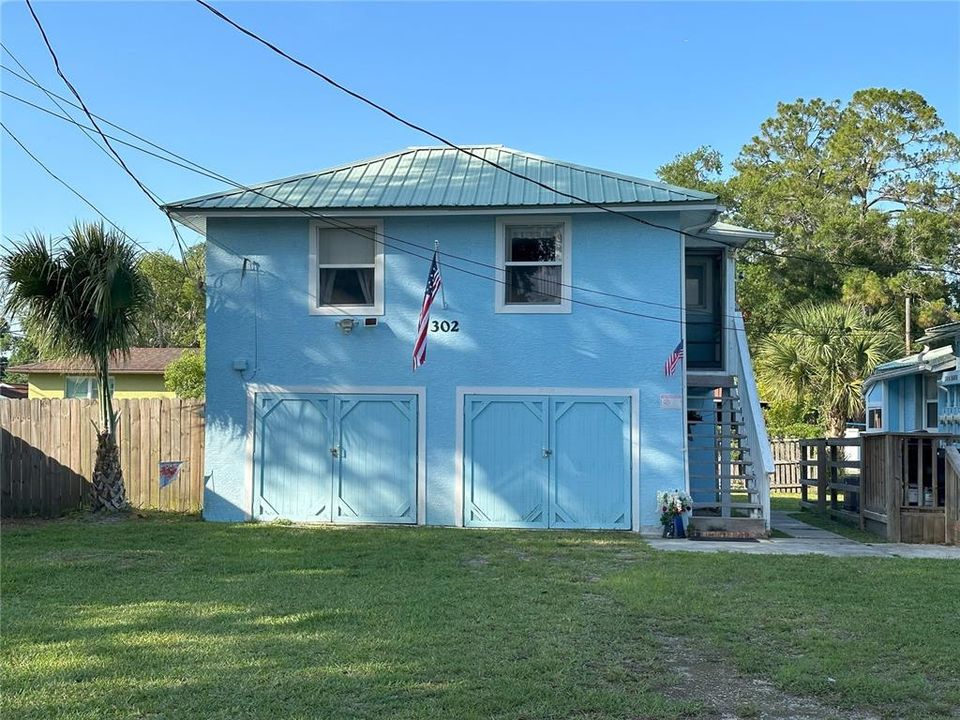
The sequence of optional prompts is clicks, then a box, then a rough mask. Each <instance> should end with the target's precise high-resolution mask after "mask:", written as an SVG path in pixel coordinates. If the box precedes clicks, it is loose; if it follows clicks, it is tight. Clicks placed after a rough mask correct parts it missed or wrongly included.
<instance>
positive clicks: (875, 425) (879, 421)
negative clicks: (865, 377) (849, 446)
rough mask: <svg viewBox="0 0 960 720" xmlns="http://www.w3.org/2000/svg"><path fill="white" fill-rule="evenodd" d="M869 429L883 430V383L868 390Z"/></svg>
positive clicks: (876, 384)
mask: <svg viewBox="0 0 960 720" xmlns="http://www.w3.org/2000/svg"><path fill="white" fill-rule="evenodd" d="M867 430H883V383H882V382H878V383H875V384H874V385H873V386H872V387H871V388H870V390H869V391H867Z"/></svg>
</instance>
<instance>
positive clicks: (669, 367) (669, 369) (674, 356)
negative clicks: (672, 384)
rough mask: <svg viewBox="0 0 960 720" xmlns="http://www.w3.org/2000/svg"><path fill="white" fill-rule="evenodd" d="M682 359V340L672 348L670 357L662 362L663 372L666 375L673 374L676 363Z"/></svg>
mask: <svg viewBox="0 0 960 720" xmlns="http://www.w3.org/2000/svg"><path fill="white" fill-rule="evenodd" d="M681 360H683V340H681V341H680V342H678V343H677V346H676V347H675V348H674V349H673V352H672V353H670V357H668V358H667V361H666V362H665V363H664V364H663V374H664V375H666V376H668V377H669V376H670V375H673V373H674V372H676V370H677V365H679V364H680V361H681Z"/></svg>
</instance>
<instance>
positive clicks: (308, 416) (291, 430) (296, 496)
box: [254, 396, 333, 521]
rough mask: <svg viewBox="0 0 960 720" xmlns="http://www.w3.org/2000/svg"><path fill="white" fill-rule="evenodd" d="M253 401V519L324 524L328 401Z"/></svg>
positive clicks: (327, 501) (327, 480)
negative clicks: (254, 449)
mask: <svg viewBox="0 0 960 720" xmlns="http://www.w3.org/2000/svg"><path fill="white" fill-rule="evenodd" d="M258 400H259V402H258V413H257V436H256V439H255V445H256V455H257V463H256V469H255V482H256V488H255V493H254V506H255V507H254V515H256V516H257V517H260V518H263V519H271V518H286V519H290V520H314V521H325V520H329V519H330V487H331V480H332V473H333V467H332V464H333V463H332V457H331V455H330V452H329V448H330V445H331V444H332V443H331V440H332V428H331V419H332V418H331V410H332V401H331V400H329V399H326V398H322V397H310V396H307V397H284V398H274V397H261V398H259V399H258Z"/></svg>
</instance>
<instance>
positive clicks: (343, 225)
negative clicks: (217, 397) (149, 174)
mask: <svg viewBox="0 0 960 720" xmlns="http://www.w3.org/2000/svg"><path fill="white" fill-rule="evenodd" d="M4 69H5V70H7V71H10V72H12V71H11V70H10V69H9V68H7V67H5V66H4ZM14 74H15V75H16V73H14ZM17 77H20V76H19V75H17ZM21 79H23V78H21ZM0 94H3V95H6V96H8V97H11V98H13V99H15V100H18V101H20V102H23V103H25V104H27V105H29V106H31V107H33V108H35V109H37V110H41V111H42V112H44V113H47V114H49V115H52V116H53V117H56V118H58V119H61V120H64V121H66V122H72V123H76V122H77V121H76V120H73V119H72V118H69V117H64V116H62V115H58V114H57V113H55V112H53V111H51V110H49V109H47V108H43V107H41V106H39V105H35V104H33V103H31V102H29V101H27V100H24V99H23V98H20V97H18V96H16V95H13V94H11V93H8V92H6V91H0ZM66 102H69V101H68V100H67V101H66ZM100 119H101V120H102V121H103V122H104V123H105V124H107V125H110V126H111V127H115V128H117V129H118V130H120V131H122V132H124V133H127V134H128V135H130V136H131V137H135V138H137V139H138V140H140V141H142V142H145V143H147V144H149V145H150V146H152V147H155V148H157V149H158V150H160V151H162V152H164V153H167V154H169V155H171V156H173V157H176V158H179V159H180V160H182V161H183V162H180V161H175V160H171V159H170V158H168V157H164V156H163V155H160V154H158V153H155V152H152V151H150V150H147V149H145V148H142V147H140V146H138V145H136V144H133V143H129V142H127V141H125V140H122V139H120V138H117V137H115V136H112V135H111V136H109V137H110V138H111V139H113V140H114V141H116V142H119V143H121V144H124V145H126V146H128V147H131V148H133V149H135V150H139V151H140V152H143V153H146V154H148V155H151V156H153V157H156V158H158V159H160V160H164V161H165V162H169V163H172V164H174V165H177V166H179V167H182V168H184V169H186V170H190V171H191V172H195V173H197V174H200V175H203V176H205V177H209V178H212V179H215V180H218V181H221V182H225V183H227V184H229V185H232V186H233V187H235V188H237V189H238V190H242V191H245V192H251V193H253V194H255V195H259V196H260V197H263V198H266V199H268V200H271V201H272V202H276V203H278V204H280V205H283V206H286V207H288V208H290V209H293V210H296V211H297V212H299V213H301V214H303V215H305V216H307V217H311V218H314V219H319V220H323V221H325V222H328V223H330V224H332V225H334V227H338V228H340V229H344V230H350V231H357V232H354V233H353V234H357V235H362V236H363V237H368V236H369V228H367V227H362V226H357V225H353V224H351V223H349V222H347V221H345V220H342V219H340V218H335V217H332V216H329V215H326V214H323V213H320V212H316V211H311V210H309V209H305V208H300V207H297V206H295V205H293V204H291V203H287V202H285V201H283V200H280V199H277V198H275V197H274V196H272V195H269V194H267V193H264V192H262V191H261V190H259V189H256V188H251V187H248V186H245V185H243V184H242V183H239V182H237V181H235V180H233V179H231V178H229V177H227V176H225V175H223V174H221V173H218V172H216V171H214V170H211V169H210V168H207V167H205V166H203V165H201V164H199V163H197V162H195V161H193V160H190V159H189V158H186V157H184V156H183V155H178V154H177V153H174V152H172V151H170V150H168V149H167V148H164V147H163V146H162V145H159V144H157V143H154V142H153V141H151V140H149V139H147V138H145V137H143V136H141V135H138V134H136V133H134V132H133V131H131V130H129V129H127V128H125V127H123V126H120V125H117V124H116V123H113V122H111V121H109V120H108V119H106V118H102V117H101V118H100ZM375 234H376V235H379V236H380V238H382V239H377V242H378V243H379V244H381V245H383V246H385V247H389V248H391V249H395V250H397V251H398V252H406V253H407V254H410V255H413V256H414V257H418V258H421V259H423V260H427V261H429V260H430V259H431V257H432V255H427V256H424V255H418V254H416V253H413V252H410V251H408V250H406V249H405V248H400V247H396V246H395V245H391V244H390V243H387V242H384V240H392V241H394V242H399V243H401V244H404V245H408V246H411V247H413V248H416V249H418V250H421V251H423V252H425V253H432V249H430V248H427V247H425V246H422V245H419V244H418V243H413V242H411V241H409V240H404V239H402V238H399V237H396V236H392V235H387V234H385V233H380V232H376V233H375ZM440 255H441V256H444V257H447V258H452V259H454V260H459V261H461V262H466V263H470V264H472V265H476V266H480V267H484V268H487V269H491V270H494V271H497V272H499V271H500V268H499V267H497V266H495V265H490V264H489V263H484V262H481V261H478V260H474V259H472V258H467V257H463V256H460V255H457V254H455V253H450V252H447V251H440ZM450 267H453V268H454V269H455V270H462V269H461V268H459V267H457V266H452V265H451V266H450ZM463 271H464V272H467V271H465V270H463ZM470 274H473V275H474V276H476V277H483V278H486V279H488V280H491V281H495V282H501V281H500V280H499V278H490V277H489V276H486V275H481V274H479V273H470ZM557 285H559V286H561V287H568V288H570V289H572V290H579V291H581V292H588V293H593V294H597V295H602V296H606V297H611V298H615V299H618V300H624V301H626V302H637V303H641V304H646V305H651V306H656V307H663V308H666V309H670V310H680V311H682V310H684V308H682V307H681V306H679V305H671V304H667V303H658V302H655V301H650V300H643V299H641V298H635V297H630V296H625V295H619V294H616V293H609V292H605V291H602V290H595V289H592V288H586V287H582V286H578V285H573V284H567V283H562V282H561V283H557ZM574 302H579V301H574ZM591 305H597V304H596V303H592V304H591ZM721 316H722V317H725V318H729V319H735V316H733V315H729V314H726V313H721ZM645 317H654V316H645ZM657 319H661V320H665V321H671V319H670V318H657ZM690 324H695V325H696V324H705V325H715V323H711V322H706V321H705V322H703V323H699V322H697V321H691V323H690ZM727 329H732V328H727Z"/></svg>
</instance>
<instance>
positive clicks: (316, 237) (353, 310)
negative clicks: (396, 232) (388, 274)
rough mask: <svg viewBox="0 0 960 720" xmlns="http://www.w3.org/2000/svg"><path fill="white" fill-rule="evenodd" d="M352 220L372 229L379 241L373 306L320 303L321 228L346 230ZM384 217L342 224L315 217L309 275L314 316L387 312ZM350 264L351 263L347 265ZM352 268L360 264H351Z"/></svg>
mask: <svg viewBox="0 0 960 720" xmlns="http://www.w3.org/2000/svg"><path fill="white" fill-rule="evenodd" d="M346 223H350V224H351V225H357V226H359V227H362V228H372V229H373V231H374V233H375V237H376V241H375V242H374V256H373V257H374V260H373V305H320V303H319V295H320V270H319V257H320V255H319V244H320V230H342V229H345V228H344V225H345V224H346ZM383 249H384V245H383V220H379V219H377V220H370V219H354V220H348V219H344V220H343V222H342V223H341V224H336V223H328V222H324V221H323V220H313V221H311V222H310V253H309V265H308V267H307V277H308V278H309V291H308V296H307V302H308V303H309V308H308V309H309V311H310V314H311V315H383V314H384V313H383V304H384V303H383V269H384V264H385V263H384V253H383ZM344 267H347V266H344ZM349 267H359V266H357V265H350V266H349Z"/></svg>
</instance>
